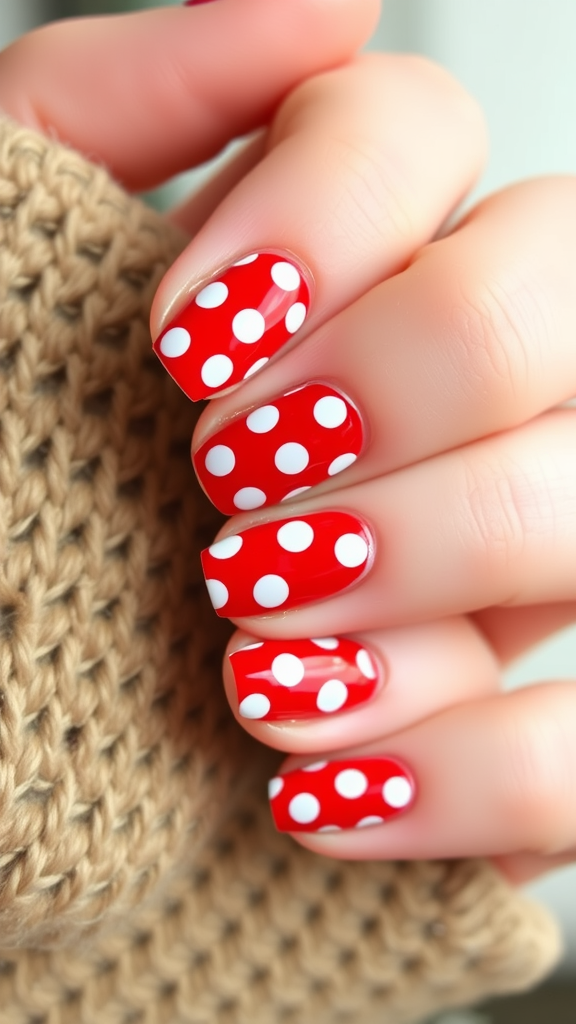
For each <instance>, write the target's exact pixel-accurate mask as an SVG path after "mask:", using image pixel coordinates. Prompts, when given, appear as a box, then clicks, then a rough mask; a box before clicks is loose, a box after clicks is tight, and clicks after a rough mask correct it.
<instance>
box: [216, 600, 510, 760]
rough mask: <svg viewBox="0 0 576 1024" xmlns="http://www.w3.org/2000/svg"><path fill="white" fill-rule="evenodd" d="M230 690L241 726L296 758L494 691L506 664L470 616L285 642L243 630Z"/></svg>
mask: <svg viewBox="0 0 576 1024" xmlns="http://www.w3.org/2000/svg"><path fill="white" fill-rule="evenodd" d="M224 685H225V687H226V692H227V695H228V699H229V701H230V705H231V707H232V710H233V711H234V714H235V715H236V717H237V718H238V721H239V722H240V724H241V725H242V726H243V727H244V728H245V729H246V730H247V731H248V732H250V733H252V735H253V736H255V737H256V739H258V740H260V741H261V742H263V743H267V744H268V745H269V746H272V747H278V748H279V749H280V750H287V751H291V752H292V753H309V752H310V751H314V752H316V753H318V752H320V751H324V750H335V749H336V748H337V747H339V746H349V745H350V744H352V743H369V742H371V741H372V740H375V739H378V738H379V737H381V736H385V735H388V734H389V733H393V732H397V731H398V730H399V729H403V728H405V727H406V726H408V725H412V724H413V723H415V722H417V721H418V720H420V719H422V718H426V717H428V716H429V715H432V714H435V713H436V712H437V711H439V710H441V709H442V708H446V707H450V705H452V704H459V703H462V702H463V701H468V700H474V699H478V698H479V697H483V696H484V697H485V696H488V695H489V694H492V693H496V692H497V691H498V689H499V666H498V663H497V660H496V659H495V658H494V656H493V654H492V653H491V651H490V648H489V646H488V644H487V643H486V642H485V640H484V639H483V637H482V636H481V634H480V633H479V631H478V630H477V629H475V627H474V626H473V625H472V623H471V622H470V621H469V620H468V619H466V618H465V617H457V618H448V619H443V620H441V621H440V622H432V623H426V624H424V625H421V626H412V627H407V628H403V629H402V628H401V629H392V630H378V631H376V632H373V633H364V634H360V635H359V634H357V635H356V636H354V637H342V636H340V637H319V638H316V639H313V640H309V639H300V640H292V641H289V642H288V643H286V642H285V641H282V640H267V641H261V640H256V639H255V638H254V637H247V636H246V634H245V633H236V634H235V635H234V637H233V638H232V640H231V642H230V644H229V647H228V651H227V654H226V656H225V658H224Z"/></svg>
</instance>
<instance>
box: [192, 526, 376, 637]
mask: <svg viewBox="0 0 576 1024" xmlns="http://www.w3.org/2000/svg"><path fill="white" fill-rule="evenodd" d="M373 549H374V544H373V540H372V535H371V533H370V531H369V529H368V527H367V526H366V524H365V523H364V522H363V521H362V520H361V519H359V518H358V517H357V516H353V515H351V514H350V513H349V512H338V511H327V512H314V513H311V514H310V515H306V516H301V517H300V518H298V519H297V518H291V519H277V520H275V521H274V522H272V523H260V524H259V525H258V526H253V527H251V528H250V529H249V530H244V531H243V533H237V534H233V535H232V536H230V537H225V538H224V540H221V541H217V542H216V543H215V544H212V546H211V547H209V548H206V549H205V550H204V551H203V552H202V556H201V557H202V569H203V571H204V576H205V577H206V586H207V587H208V593H209V594H210V598H211V600H212V604H213V605H214V608H215V610H216V611H217V612H218V614H219V615H223V616H227V617H228V618H230V617H231V616H234V617H238V616H244V615H263V614H264V613H266V612H268V611H276V610H282V611H284V610H285V609H287V608H298V607H300V606H301V605H304V604H309V603H310V602H311V601H320V600H322V599H323V598H327V597H331V596H332V595H333V594H337V593H338V592H339V591H341V590H345V589H346V588H347V587H350V586H351V585H352V584H353V583H355V582H356V581H357V580H358V579H359V578H360V577H361V576H363V575H364V574H365V573H366V571H367V570H368V569H369V568H370V566H371V563H372V558H373Z"/></svg>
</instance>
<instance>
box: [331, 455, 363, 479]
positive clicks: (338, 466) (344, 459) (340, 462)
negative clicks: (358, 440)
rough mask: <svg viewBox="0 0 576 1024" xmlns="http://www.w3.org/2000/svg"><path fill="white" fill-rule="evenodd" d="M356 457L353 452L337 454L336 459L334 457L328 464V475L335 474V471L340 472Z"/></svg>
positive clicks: (354, 460)
mask: <svg viewBox="0 0 576 1024" xmlns="http://www.w3.org/2000/svg"><path fill="white" fill-rule="evenodd" d="M357 458H358V456H357V455H354V453H353V452H347V453H346V455H339V456H338V458H337V459H334V460H333V461H332V462H331V463H330V465H329V466H328V476H336V474H337V473H342V472H343V471H344V470H345V469H348V466H351V465H352V463H353V462H356V459H357Z"/></svg>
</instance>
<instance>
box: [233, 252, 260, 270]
mask: <svg viewBox="0 0 576 1024" xmlns="http://www.w3.org/2000/svg"><path fill="white" fill-rule="evenodd" d="M257 259H258V253H257V252H251V253H250V255H249V256H244V257H243V259H241V260H236V263H233V264H232V266H233V267H245V266H246V264H247V263H254V260H257Z"/></svg>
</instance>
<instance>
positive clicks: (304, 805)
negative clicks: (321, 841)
mask: <svg viewBox="0 0 576 1024" xmlns="http://www.w3.org/2000/svg"><path fill="white" fill-rule="evenodd" d="M288 814H289V815H290V817H291V818H292V821H297V822H298V824H299V825H309V824H310V822H312V821H316V818H317V817H318V815H319V814H320V801H319V800H318V799H317V798H316V797H315V796H314V794H313V793H298V795H297V796H293V797H292V799H291V801H290V803H289V804H288Z"/></svg>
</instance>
